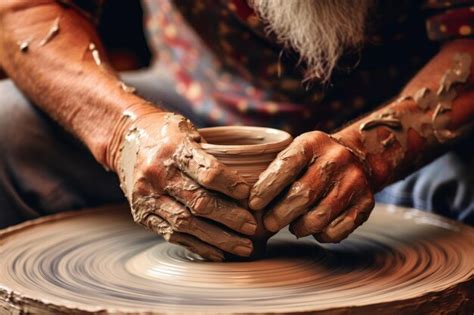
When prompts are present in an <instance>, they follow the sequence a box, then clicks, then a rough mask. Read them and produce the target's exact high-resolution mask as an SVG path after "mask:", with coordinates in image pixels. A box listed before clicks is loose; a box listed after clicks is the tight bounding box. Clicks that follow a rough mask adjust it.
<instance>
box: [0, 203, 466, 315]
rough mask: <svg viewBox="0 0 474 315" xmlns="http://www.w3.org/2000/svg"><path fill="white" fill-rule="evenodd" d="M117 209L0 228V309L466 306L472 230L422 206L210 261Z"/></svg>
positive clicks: (418, 309) (392, 310)
mask: <svg viewBox="0 0 474 315" xmlns="http://www.w3.org/2000/svg"><path fill="white" fill-rule="evenodd" d="M127 211H128V210H127V209H126V208H125V207H121V208H118V207H109V208H104V209H97V210H91V211H86V212H77V213H67V214H63V215H58V216H54V217H52V218H43V219H39V220H37V221H32V222H29V223H27V224H24V225H22V226H20V227H15V228H13V229H10V230H8V231H6V232H5V231H4V232H1V233H0V244H1V245H0V256H1V257H2V264H1V266H0V284H1V288H2V289H1V290H0V291H1V294H0V296H1V297H0V300H1V302H0V305H1V306H0V310H2V307H3V308H6V307H13V306H14V307H16V308H17V309H18V310H20V309H21V310H23V311H25V310H34V309H37V310H38V312H39V310H41V313H44V311H45V310H48V311H49V312H51V313H54V312H56V313H57V312H58V311H62V312H66V313H74V312H73V311H74V310H75V311H77V310H81V311H85V312H89V313H104V312H105V311H104V310H107V313H130V314H132V313H146V312H149V313H150V314H160V313H177V312H178V313H190V312H201V313H202V312H208V313H213V314H214V313H226V314H230V313H269V312H283V313H300V312H310V311H318V312H321V314H367V312H370V313H373V312H381V313H382V314H399V313H400V312H403V313H404V314H405V313H406V314H419V313H428V314H429V313H436V314H438V313H440V310H441V311H442V313H447V314H449V313H453V314H454V313H457V314H463V313H466V312H465V311H468V310H472V309H473V307H474V304H473V300H472V296H473V294H472V293H473V289H474V288H473V285H474V284H473V283H474V282H473V281H474V278H473V276H474V275H473V273H474V271H473V266H474V258H473V257H472V252H473V250H474V244H473V240H474V232H473V229H472V228H470V227H466V226H464V225H461V224H459V223H456V222H452V221H449V220H445V219H443V218H440V217H437V216H434V215H430V214H426V213H421V212H419V211H414V210H406V209H397V208H393V207H386V206H381V205H378V206H377V208H376V210H375V212H374V214H373V216H372V217H371V219H370V220H369V221H368V222H367V223H366V225H364V226H363V227H362V228H361V229H360V230H358V231H356V232H355V234H354V235H353V236H352V237H351V238H350V239H348V240H347V241H344V242H343V243H341V244H340V245H325V246H324V247H320V246H319V245H318V244H317V243H316V242H315V241H314V240H312V239H311V238H306V239H301V240H298V241H297V240H295V239H294V238H293V237H292V236H291V235H289V234H288V233H287V232H282V233H280V234H278V235H277V236H276V237H275V239H272V240H271V241H270V248H269V258H267V259H264V260H259V261H253V262H246V263H217V264H215V263H207V262H201V261H192V259H193V257H194V256H193V255H192V254H190V253H189V252H187V251H186V250H184V249H182V248H181V247H178V246H173V245H169V244H168V243H166V242H164V241H161V239H158V238H157V237H156V236H155V235H153V234H151V233H148V232H146V231H144V230H143V229H142V228H140V227H139V226H136V225H134V224H133V223H132V222H131V218H130V215H129V214H128V212H127ZM49 220H51V221H49ZM105 223H107V224H106V225H105ZM392 226H393V227H394V228H393V229H392V228H391V227H392ZM79 227H80V228H81V230H79ZM64 231H70V233H69V234H67V233H64ZM402 232H403V233H402ZM52 235H56V238H53V237H51V236H52ZM58 244H61V246H58ZM54 266H55V267H54ZM12 270H16V271H22V274H20V275H16V273H15V272H12ZM53 271H54V272H53ZM170 279H174V280H173V281H170ZM79 293H80V294H79ZM50 303H52V304H50ZM48 304H50V305H48ZM467 314H469V313H467Z"/></svg>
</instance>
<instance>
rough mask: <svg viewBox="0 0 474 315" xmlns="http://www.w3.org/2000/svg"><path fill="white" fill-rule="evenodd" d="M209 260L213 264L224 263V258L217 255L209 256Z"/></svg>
mask: <svg viewBox="0 0 474 315" xmlns="http://www.w3.org/2000/svg"><path fill="white" fill-rule="evenodd" d="M209 259H210V260H211V261H214V262H222V261H224V256H223V255H222V256H221V255H217V254H210V255H209Z"/></svg>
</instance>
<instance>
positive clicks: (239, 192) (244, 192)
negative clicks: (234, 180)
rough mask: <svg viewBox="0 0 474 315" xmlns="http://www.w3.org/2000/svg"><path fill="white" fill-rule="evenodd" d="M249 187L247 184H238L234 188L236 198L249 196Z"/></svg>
mask: <svg viewBox="0 0 474 315" xmlns="http://www.w3.org/2000/svg"><path fill="white" fill-rule="evenodd" d="M249 193H250V187H249V185H247V184H238V185H237V186H235V188H234V194H235V197H236V198H237V199H245V198H247V197H248V196H249Z"/></svg>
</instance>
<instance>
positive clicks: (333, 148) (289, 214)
mask: <svg viewBox="0 0 474 315" xmlns="http://www.w3.org/2000/svg"><path fill="white" fill-rule="evenodd" d="M249 204H250V207H251V208H252V209H254V210H261V209H263V208H265V207H267V208H268V210H266V213H265V216H264V224H265V228H266V229H267V230H269V231H272V232H277V231H278V230H280V229H281V228H283V227H285V226H286V225H288V224H290V223H291V225H290V231H291V232H292V233H293V234H295V235H296V236H297V237H304V236H307V235H311V234H312V235H314V237H315V238H316V239H317V240H318V241H320V242H339V241H341V240H343V239H344V238H346V237H347V236H348V235H349V234H350V233H351V232H352V231H353V230H354V229H355V228H356V227H358V226H359V225H361V224H362V223H363V222H364V221H366V219H367V218H368V216H369V214H370V212H371V210H372V208H373V207H374V197H373V193H372V190H371V187H370V185H369V182H368V179H367V174H366V173H365V171H364V167H363V165H362V164H361V162H360V161H359V159H358V158H357V157H356V156H355V155H354V154H353V153H352V152H351V151H350V149H348V148H347V147H345V146H343V145H342V144H340V143H339V142H337V141H336V140H334V139H333V138H332V137H331V136H329V135H328V134H326V133H323V132H318V131H314V132H309V133H305V134H303V135H301V136H299V137H297V138H295V140H294V141H293V143H292V144H291V145H290V146H289V147H288V148H286V149H285V150H284V151H282V152H280V154H279V155H278V156H277V158H276V159H275V160H274V161H273V162H272V163H271V164H270V166H269V167H268V168H267V169H266V170H265V171H264V172H263V173H262V174H261V175H260V177H259V180H258V182H257V183H256V184H255V186H254V187H253V188H252V190H251V193H250V201H249Z"/></svg>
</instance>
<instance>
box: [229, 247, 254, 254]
mask: <svg viewBox="0 0 474 315" xmlns="http://www.w3.org/2000/svg"><path fill="white" fill-rule="evenodd" d="M252 250H253V248H252V247H247V246H244V245H237V246H235V247H234V248H233V251H234V253H235V254H237V255H239V256H250V254H251V253H252Z"/></svg>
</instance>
